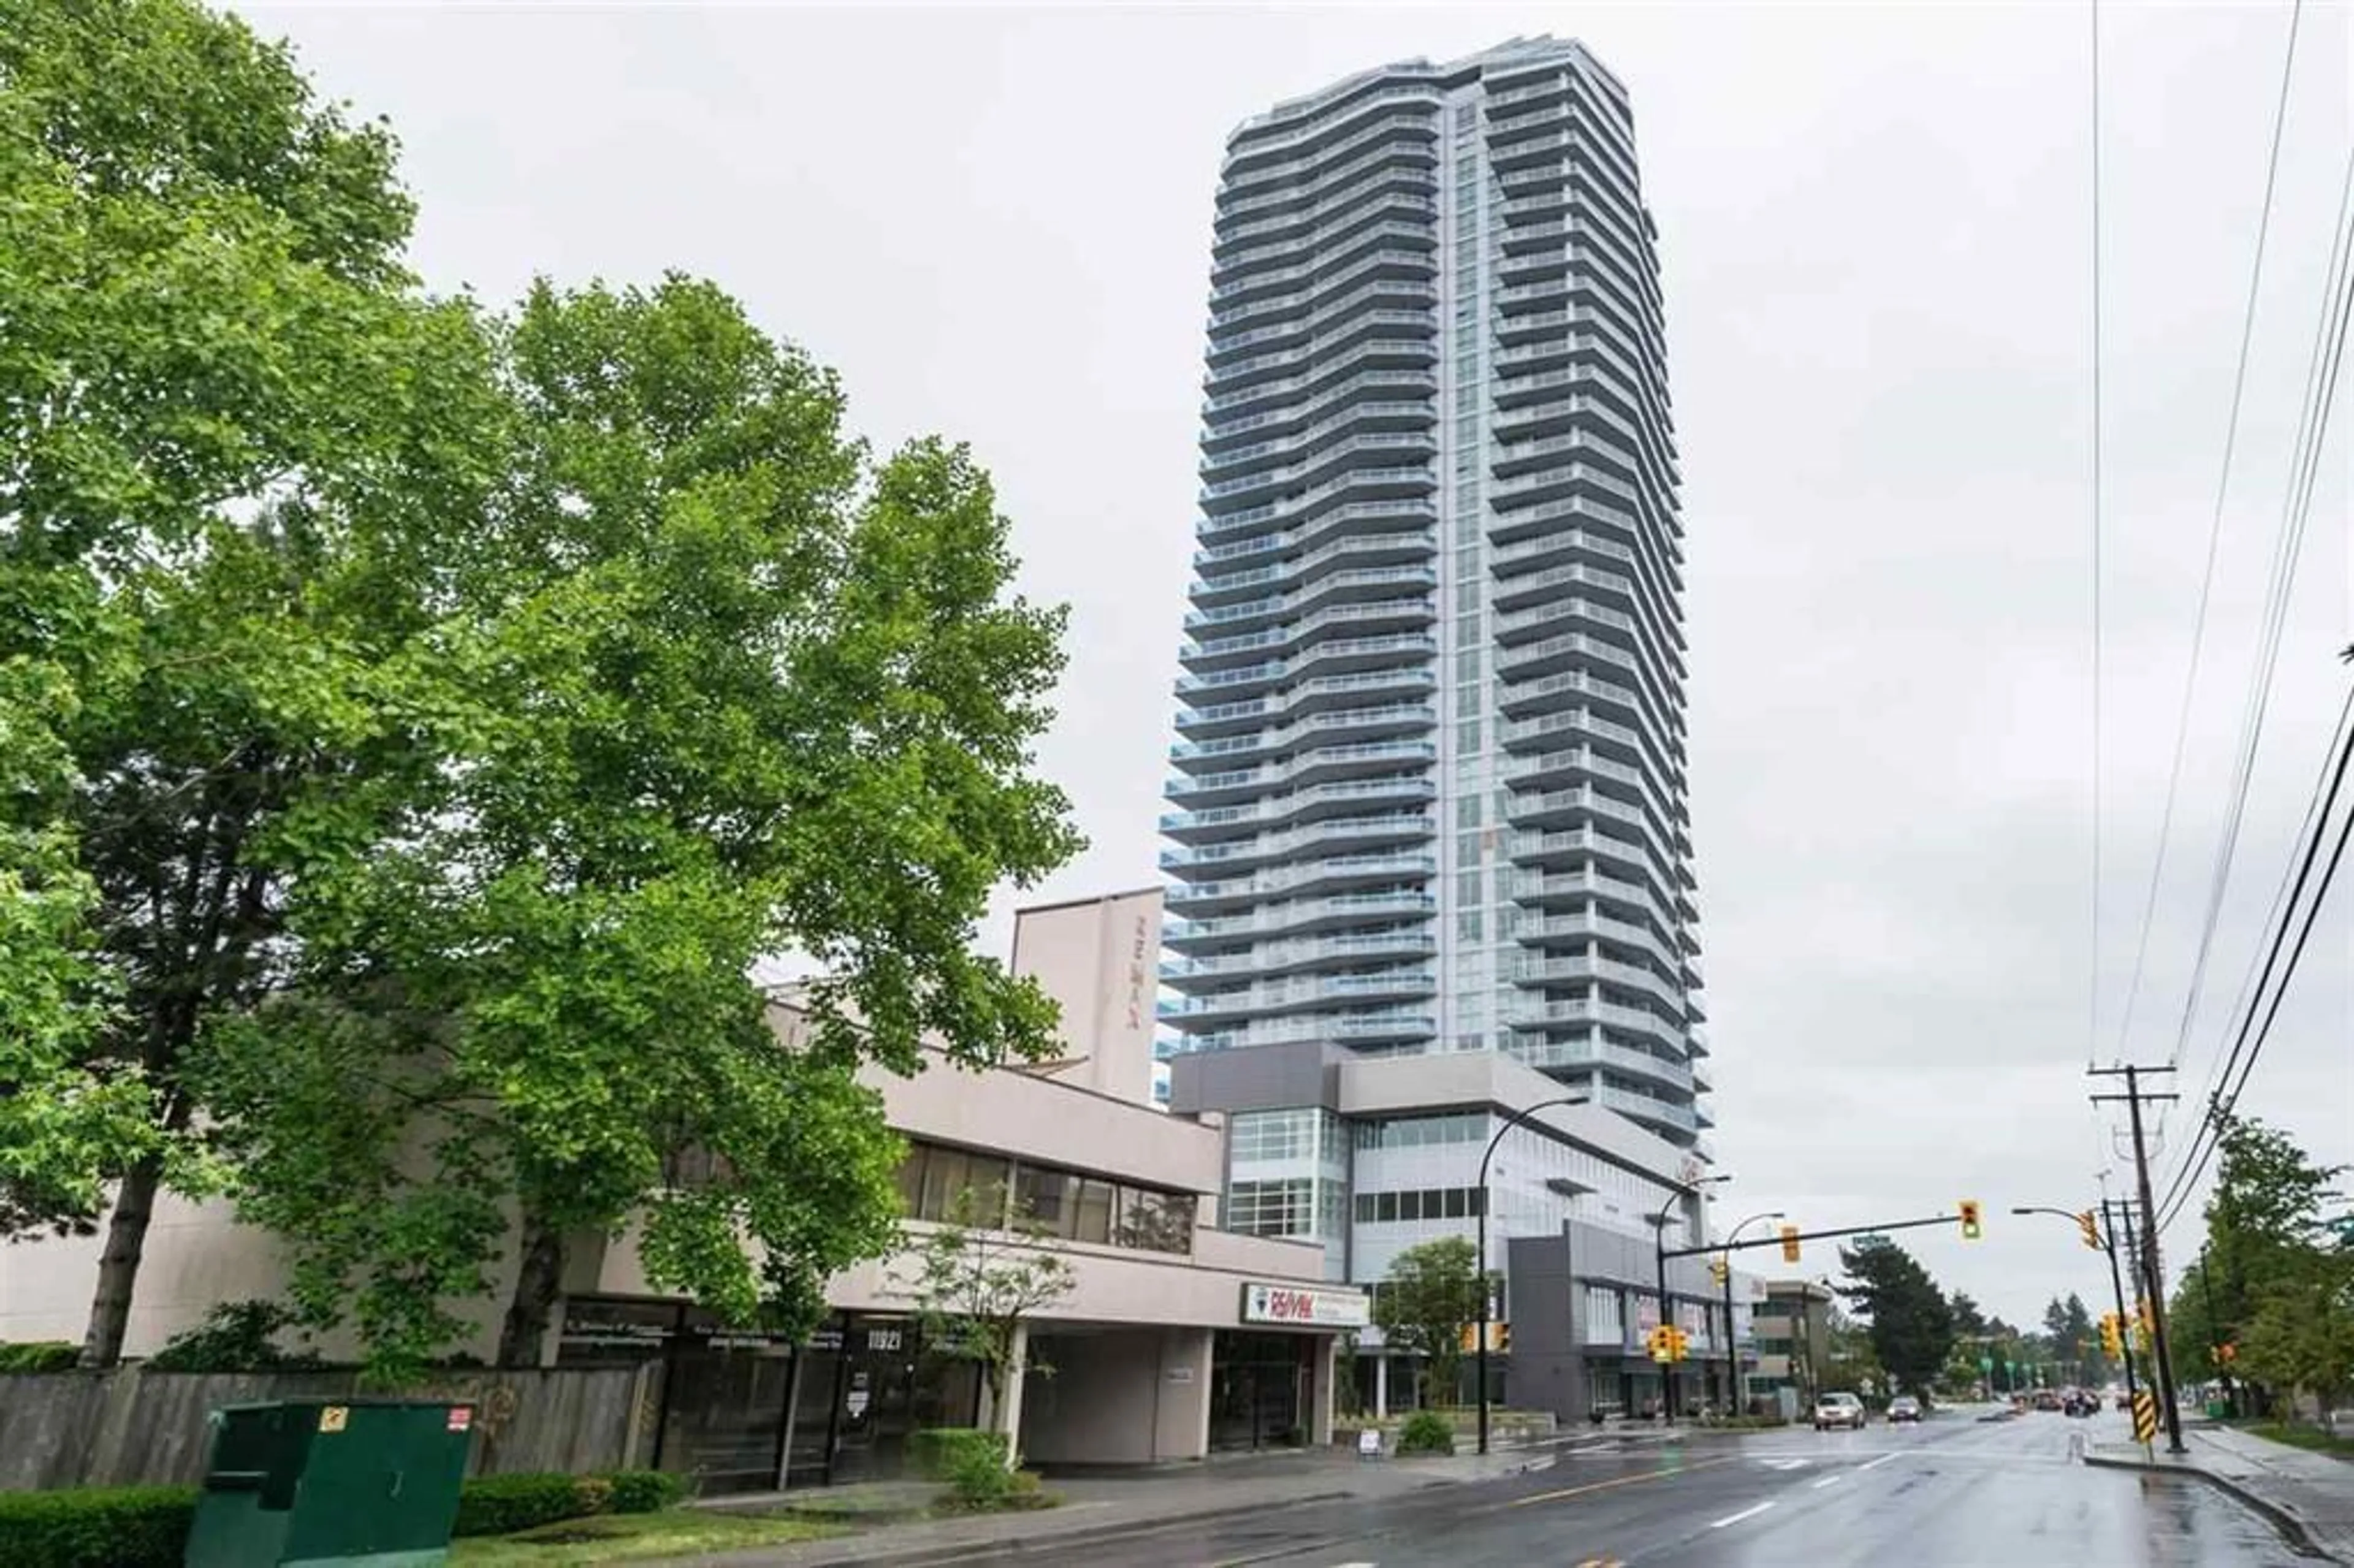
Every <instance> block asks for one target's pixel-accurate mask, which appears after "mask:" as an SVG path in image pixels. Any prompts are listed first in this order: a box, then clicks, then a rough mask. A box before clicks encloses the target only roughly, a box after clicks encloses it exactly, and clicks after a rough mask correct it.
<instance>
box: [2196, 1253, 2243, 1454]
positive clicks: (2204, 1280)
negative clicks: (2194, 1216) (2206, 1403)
mask: <svg viewBox="0 0 2354 1568" xmlns="http://www.w3.org/2000/svg"><path fill="white" fill-rule="evenodd" d="M2209 1272H2210V1271H2209V1269H2208V1266H2207V1247H2206V1245H2205V1244H2204V1243H2201V1244H2200V1247H2199V1298H2200V1301H2201V1302H2203V1303H2204V1304H2205V1306H2206V1308H2207V1361H2208V1364H2209V1365H2211V1366H2212V1367H2213V1368H2214V1369H2215V1375H2216V1376H2217V1377H2218V1378H2220V1379H2221V1381H2222V1384H2223V1405H2224V1408H2225V1409H2227V1410H2229V1411H2230V1412H2231V1413H2232V1414H2234V1415H2237V1414H2240V1391H2239V1390H2238V1389H2236V1388H2234V1387H2232V1363H2231V1362H2230V1361H2225V1360H2224V1359H2223V1329H2222V1325H2221V1324H2220V1323H2218V1322H2216V1321H2215V1287H2214V1285H2213V1283H2212V1282H2211V1281H2210V1280H2209V1278H2208V1274H2209Z"/></svg>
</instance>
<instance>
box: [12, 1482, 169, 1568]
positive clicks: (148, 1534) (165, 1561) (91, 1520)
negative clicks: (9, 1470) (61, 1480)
mask: <svg viewBox="0 0 2354 1568" xmlns="http://www.w3.org/2000/svg"><path fill="white" fill-rule="evenodd" d="M195 1518H196V1488H194V1487H78V1488H74V1489H69V1490H67V1491H56V1492H0V1568H179V1563H180V1554H181V1552H182V1549H183V1548H184V1547H186V1544H187V1539H188V1525H189V1523H190V1521H191V1520H194V1519H195Z"/></svg>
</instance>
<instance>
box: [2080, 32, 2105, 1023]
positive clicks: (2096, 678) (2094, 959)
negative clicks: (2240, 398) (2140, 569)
mask: <svg viewBox="0 0 2354 1568" xmlns="http://www.w3.org/2000/svg"><path fill="white" fill-rule="evenodd" d="M2085 9H2086V11H2087V13H2088V16H2089V18H2090V22H2091V27H2092V40H2091V46H2092V47H2091V50H2090V74H2091V83H2090V86H2091V90H2092V92H2091V98H2092V108H2091V115H2092V124H2091V134H2090V136H2089V138H2088V140H2089V141H2090V143H2091V144H2092V165H2093V167H2092V184H2093V233H2092V252H2093V441H2092V463H2093V498H2092V499H2093V516H2092V535H2093V549H2092V556H2093V561H2092V578H2093V888H2092V911H2091V915H2092V934H2091V937H2090V939H2089V947H2090V951H2089V953H2088V954H2087V955H2086V959H2085V965H2084V967H2085V969H2086V971H2087V978H2086V982H2085V1012H2086V1018H2085V1023H2084V1065H2085V1066H2086V1067H2087V1068H2090V1067H2092V1066H2094V1065H2095V1064H2097V1063H2098V1061H2099V1060H2100V1052H2101V874H2102V863H2101V830H2102V822H2101V807H2102V769H2101V760H2102V758H2101V674H2102V671H2101V0H2088V4H2087V5H2086V7H2085Z"/></svg>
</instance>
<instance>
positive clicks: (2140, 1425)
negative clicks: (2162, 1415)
mask: <svg viewBox="0 0 2354 1568" xmlns="http://www.w3.org/2000/svg"><path fill="white" fill-rule="evenodd" d="M2133 1418H2134V1441H2135V1442H2137V1443H2147V1442H2151V1441H2153V1440H2154V1439H2155V1438H2156V1437H2157V1436H2158V1395H2156V1394H2154V1393H2147V1391H2145V1392H2142V1393H2137V1394H2135V1395H2134V1400H2133Z"/></svg>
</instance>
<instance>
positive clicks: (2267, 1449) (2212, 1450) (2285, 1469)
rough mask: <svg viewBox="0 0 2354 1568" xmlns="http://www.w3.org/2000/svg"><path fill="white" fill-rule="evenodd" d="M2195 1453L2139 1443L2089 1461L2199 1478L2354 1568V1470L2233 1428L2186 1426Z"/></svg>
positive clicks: (2092, 1451)
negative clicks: (2143, 1447) (2144, 1447)
mask: <svg viewBox="0 0 2354 1568" xmlns="http://www.w3.org/2000/svg"><path fill="white" fill-rule="evenodd" d="M2182 1442H2183V1446H2185V1447H2186V1448H2188V1449H2189V1450H2190V1452H2189V1453H2187V1454H2181V1455H2175V1454H2168V1452H2167V1451H2166V1443H2165V1440H2164V1438H2163V1437H2162V1436H2161V1437H2160V1439H2159V1441H2158V1443H2157V1444H2155V1445H2154V1446H2152V1449H2151V1452H2150V1453H2149V1455H2147V1457H2146V1456H2145V1455H2144V1454H2143V1452H2142V1450H2141V1447H2140V1446H2139V1445H2137V1444H2132V1443H2102V1444H2097V1445H2095V1446H2093V1447H2091V1448H2089V1449H2087V1450H2086V1451H2085V1454H2084V1462H2085V1463H2086V1464H2088V1465H2105V1466H2109V1467H2115V1468H2118V1469H2133V1470H2156V1471H2158V1472H2161V1473H2166V1472H2171V1473H2174V1474H2178V1475H2190V1476H2196V1477H2197V1478H2200V1480H2203V1481H2206V1482H2209V1483H2210V1484H2211V1485H2214V1486H2217V1487H2221V1489H2223V1490H2225V1491H2227V1492H2230V1493H2231V1494H2232V1496H2234V1497H2236V1498H2238V1499H2240V1500H2241V1501H2242V1502H2244V1503H2246V1504H2247V1505H2248V1506H2250V1507H2251V1508H2253V1509H2254V1510H2256V1511H2257V1512H2259V1513H2261V1514H2264V1516H2265V1517H2266V1518H2268V1519H2270V1520H2272V1521H2273V1522H2274V1524H2276V1525H2278V1526H2279V1527H2280V1528H2281V1529H2282V1530H2283V1531H2285V1532H2286V1533H2287V1534H2288V1535H2289V1536H2290V1537H2291V1538H2292V1539H2293V1540H2296V1541H2297V1542H2301V1543H2302V1544H2304V1545H2306V1546H2308V1547H2310V1548H2311V1549H2312V1550H2314V1551H2315V1552H2319V1553H2320V1554H2321V1555H2323V1556H2325V1557H2327V1558H2328V1559H2330V1560H2331V1561H2332V1562H2336V1563H2346V1564H2349V1568H2354V1464H2349V1463H2348V1462H2347V1461H2345V1460H2343V1459H2338V1458H2332V1457H2330V1456H2329V1455H2327V1454H2315V1453H2309V1452H2307V1451H2306V1450H2305V1449H2303V1448H2292V1447H2290V1446H2288V1445H2286V1444H2285V1443H2274V1442H2271V1441H2269V1440H2268V1439H2265V1438H2263V1437H2256V1436H2250V1435H2249V1434H2248V1433H2245V1432H2242V1431H2240V1430H2239V1429H2238V1428H2236V1427H2231V1426H2207V1425H2198V1426H2185V1427H2184V1428H2183V1430H2182Z"/></svg>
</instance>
